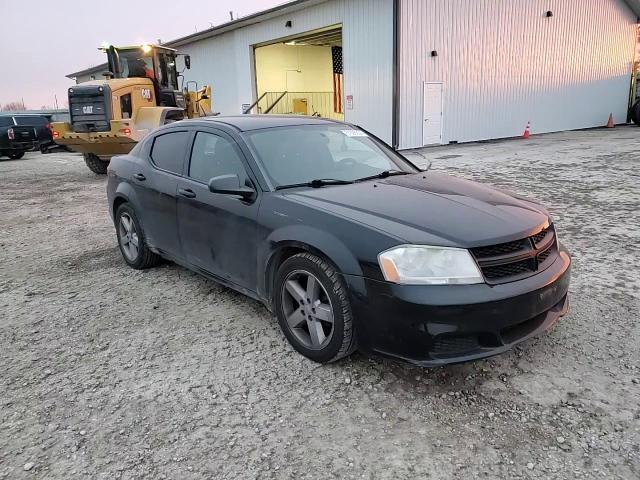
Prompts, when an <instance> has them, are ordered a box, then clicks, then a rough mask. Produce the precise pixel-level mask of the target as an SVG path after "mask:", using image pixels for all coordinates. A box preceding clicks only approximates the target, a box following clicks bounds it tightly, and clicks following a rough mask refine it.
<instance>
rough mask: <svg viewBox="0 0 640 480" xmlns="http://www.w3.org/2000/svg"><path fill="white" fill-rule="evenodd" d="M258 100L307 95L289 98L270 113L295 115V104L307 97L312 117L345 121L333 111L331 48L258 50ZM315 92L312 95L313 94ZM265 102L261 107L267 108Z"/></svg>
mask: <svg viewBox="0 0 640 480" xmlns="http://www.w3.org/2000/svg"><path fill="white" fill-rule="evenodd" d="M255 61H256V87H257V93H258V97H260V96H261V95H262V94H263V93H264V92H285V91H288V92H304V93H305V94H304V95H302V94H300V93H291V94H289V95H287V97H285V98H284V99H283V100H282V101H281V102H279V103H278V104H277V106H276V108H275V109H274V110H273V111H272V112H271V113H287V114H288V113H292V112H293V111H294V107H293V104H294V101H295V100H296V99H300V98H306V99H307V103H308V105H309V114H311V113H313V112H314V111H315V112H318V113H319V114H320V115H321V116H323V117H327V118H335V119H343V118H344V115H342V114H337V113H335V112H334V111H333V103H332V101H333V60H332V55H331V47H319V46H312V45H285V44H283V43H277V44H273V45H267V46H265V47H259V48H256V50H255ZM312 93H313V95H312ZM267 105H268V103H267V101H266V99H265V100H263V101H262V102H260V104H259V107H261V108H262V110H263V111H264V110H265V109H266V108H267Z"/></svg>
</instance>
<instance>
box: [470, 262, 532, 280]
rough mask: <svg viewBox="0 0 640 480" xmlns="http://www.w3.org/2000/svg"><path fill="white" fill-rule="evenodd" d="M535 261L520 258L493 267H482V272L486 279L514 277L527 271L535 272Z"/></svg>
mask: <svg viewBox="0 0 640 480" xmlns="http://www.w3.org/2000/svg"><path fill="white" fill-rule="evenodd" d="M535 271H536V267H535V262H533V261H532V260H522V261H520V262H514V263H505V264H503V265H496V266H493V267H484V268H483V269H482V273H483V274H484V276H485V278H487V279H488V280H497V279H500V278H504V277H514V276H516V275H522V274H523V273H527V272H535Z"/></svg>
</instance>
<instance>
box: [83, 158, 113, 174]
mask: <svg viewBox="0 0 640 480" xmlns="http://www.w3.org/2000/svg"><path fill="white" fill-rule="evenodd" d="M84 163H86V164H87V167H89V170H91V171H92V172H93V173H97V174H98V175H104V174H106V173H107V167H108V166H109V161H108V160H106V161H105V160H100V157H98V156H97V155H95V154H93V153H85V154H84Z"/></svg>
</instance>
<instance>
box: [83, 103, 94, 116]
mask: <svg viewBox="0 0 640 480" xmlns="http://www.w3.org/2000/svg"><path fill="white" fill-rule="evenodd" d="M82 113H84V114H85V115H91V114H92V113H93V105H83V106H82Z"/></svg>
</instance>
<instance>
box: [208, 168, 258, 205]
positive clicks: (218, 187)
mask: <svg viewBox="0 0 640 480" xmlns="http://www.w3.org/2000/svg"><path fill="white" fill-rule="evenodd" d="M209 191H210V192H211V193H220V194H223V195H238V196H239V197H242V198H243V199H245V200H249V199H250V198H251V197H253V195H254V194H255V193H256V192H255V190H254V189H253V188H251V187H245V186H243V185H240V177H238V175H236V174H235V173H232V174H230V175H220V176H218V177H213V178H212V179H211V180H209Z"/></svg>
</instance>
